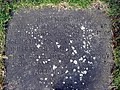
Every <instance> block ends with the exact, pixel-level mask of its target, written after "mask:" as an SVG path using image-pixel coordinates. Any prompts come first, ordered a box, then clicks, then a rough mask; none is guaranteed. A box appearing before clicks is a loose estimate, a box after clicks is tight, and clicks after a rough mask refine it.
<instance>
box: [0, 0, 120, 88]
mask: <svg viewBox="0 0 120 90" xmlns="http://www.w3.org/2000/svg"><path fill="white" fill-rule="evenodd" d="M10 1H11V2H10ZM16 1H17V2H16ZM95 1H98V0H0V89H2V85H3V69H4V61H3V57H4V55H3V52H4V44H5V31H6V27H7V22H8V21H9V20H10V19H11V15H12V13H13V12H14V11H15V10H17V9H18V8H20V7H25V6H30V7H31V6H40V5H48V4H53V5H57V4H59V3H62V2H67V3H68V4H69V5H70V6H72V7H80V8H86V7H88V6H90V5H91V3H92V2H95ZM99 1H101V2H104V3H105V4H107V5H108V9H107V10H106V12H107V13H108V15H109V16H110V17H111V19H112V29H113V33H114V37H113V41H114V42H113V44H114V50H113V55H114V62H115V65H114V68H113V71H112V74H113V82H112V86H113V88H112V90H120V25H119V24H120V1H119V0H99Z"/></svg>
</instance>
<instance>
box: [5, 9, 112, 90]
mask: <svg viewBox="0 0 120 90" xmlns="http://www.w3.org/2000/svg"><path fill="white" fill-rule="evenodd" d="M111 37H112V33H111V27H110V20H109V18H108V17H107V16H106V15H105V14H103V13H102V12H101V11H99V10H95V9H87V10H64V9H58V8H50V7H44V8H42V9H31V8H22V9H20V10H18V11H17V12H16V13H14V15H13V18H12V19H11V21H10V22H9V27H8V31H7V33H6V55H7V56H8V59H6V60H5V65H6V77H5V83H6V86H5V90H109V88H108V86H109V84H110V78H109V76H110V70H111V61H112V54H111V52H112V49H111V47H110V39H111Z"/></svg>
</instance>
